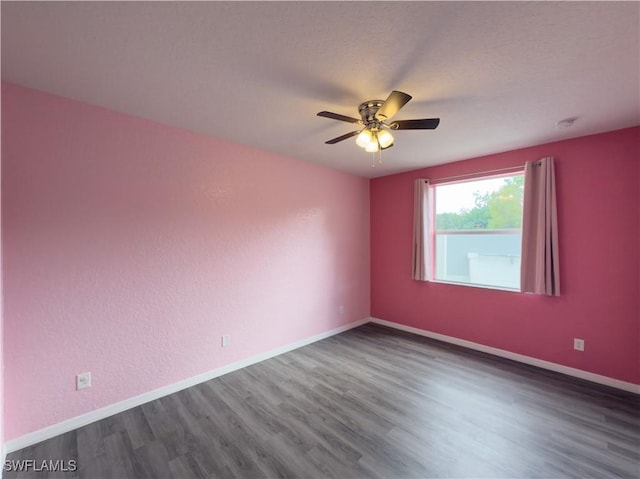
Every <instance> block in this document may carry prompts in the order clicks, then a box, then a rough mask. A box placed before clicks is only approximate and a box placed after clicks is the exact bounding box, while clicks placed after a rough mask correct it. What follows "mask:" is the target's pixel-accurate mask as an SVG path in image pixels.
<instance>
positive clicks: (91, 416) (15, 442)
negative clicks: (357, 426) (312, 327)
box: [0, 318, 371, 479]
mask: <svg viewBox="0 0 640 479" xmlns="http://www.w3.org/2000/svg"><path fill="white" fill-rule="evenodd" d="M370 320H371V318H365V319H362V320H360V321H355V322H353V323H349V324H346V325H344V326H340V327H339V328H335V329H332V330H330V331H325V332H324V333H320V334H316V335H315V336H311V337H309V338H306V339H302V340H300V341H296V342H294V343H291V344H287V345H285V346H281V347H279V348H276V349H272V350H270V351H266V352H264V353H260V354H256V355H255V356H251V357H248V358H246V359H242V360H240V361H236V362H234V363H231V364H227V365H226V366H222V367H220V368H217V369H213V370H211V371H208V372H206V373H202V374H198V375H197V376H193V377H190V378H187V379H184V380H182V381H178V382H177V383H173V384H169V385H167V386H163V387H161V388H158V389H154V390H153V391H149V392H147V393H144V394H140V395H139V396H134V397H132V398H129V399H125V400H124V401H120V402H117V403H114V404H110V405H109V406H105V407H103V408H100V409H96V410H95V411H91V412H88V413H86V414H81V415H80V416H76V417H73V418H71V419H67V420H66V421H62V422H59V423H57V424H52V425H51V426H47V427H45V428H43V429H39V430H37V431H34V432H30V433H28V434H25V435H24V436H20V437H17V438H15V439H12V440H10V441H7V442H6V443H5V444H4V451H3V453H4V454H9V453H11V452H14V451H18V450H20V449H22V448H25V447H27V446H31V445H33V444H36V443H38V442H41V441H44V440H46V439H50V438H52V437H55V436H58V435H60V434H64V433H65V432H69V431H72V430H74V429H77V428H79V427H82V426H86V425H87V424H91V423H92V422H96V421H99V420H101V419H104V418H107V417H109V416H113V415H114V414H118V413H120V412H123V411H126V410H127V409H131V408H133V407H136V406H140V405H141V404H145V403H147V402H149V401H153V400H155V399H158V398H161V397H164V396H167V395H169V394H173V393H175V392H178V391H181V390H183V389H187V388H190V387H192V386H195V385H196V384H200V383H203V382H205V381H209V380H210V379H214V378H217V377H219V376H223V375H225V374H228V373H230V372H233V371H237V370H238V369H242V368H245V367H247V366H251V365H252V364H255V363H259V362H261V361H264V360H266V359H270V358H273V357H275V356H279V355H280V354H284V353H287V352H289V351H293V350H294V349H298V348H301V347H303V346H307V345H308V344H311V343H315V342H316V341H320V340H322V339H326V338H328V337H331V336H335V335H336V334H340V333H343V332H345V331H348V330H349V329H353V328H357V327H358V326H362V325H363V324H366V323H368V322H369V321H370ZM2 464H4V455H3V462H2ZM0 474H1V472H0ZM0 479H1V476H0Z"/></svg>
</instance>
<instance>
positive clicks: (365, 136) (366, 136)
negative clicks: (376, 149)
mask: <svg viewBox="0 0 640 479" xmlns="http://www.w3.org/2000/svg"><path fill="white" fill-rule="evenodd" d="M372 142H374V141H373V135H372V134H371V130H369V129H368V128H365V129H364V130H362V131H361V132H360V134H359V135H358V137H357V138H356V144H357V145H358V146H359V147H360V148H366V147H367V146H369V145H370V144H371V143H372Z"/></svg>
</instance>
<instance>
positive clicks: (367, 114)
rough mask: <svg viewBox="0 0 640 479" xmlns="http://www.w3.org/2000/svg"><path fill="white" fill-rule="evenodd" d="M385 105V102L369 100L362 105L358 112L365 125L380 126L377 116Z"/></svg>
mask: <svg viewBox="0 0 640 479" xmlns="http://www.w3.org/2000/svg"><path fill="white" fill-rule="evenodd" d="M383 104H384V100H369V101H365V102H364V103H361V104H360V106H359V107H358V112H360V117H361V118H362V121H363V122H364V124H365V125H367V126H376V127H377V126H379V124H380V123H381V122H380V120H378V119H377V118H376V116H375V115H376V113H377V111H378V110H379V109H380V107H381V106H382V105H383Z"/></svg>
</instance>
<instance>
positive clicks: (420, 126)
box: [389, 118, 440, 130]
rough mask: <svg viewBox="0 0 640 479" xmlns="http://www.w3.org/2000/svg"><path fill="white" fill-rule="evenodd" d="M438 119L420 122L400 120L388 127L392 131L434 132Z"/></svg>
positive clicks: (424, 119)
mask: <svg viewBox="0 0 640 479" xmlns="http://www.w3.org/2000/svg"><path fill="white" fill-rule="evenodd" d="M439 124H440V118H423V119H421V120H400V121H394V122H393V123H391V124H390V125H389V128H391V129H392V130H435V129H436V128H438V125H439Z"/></svg>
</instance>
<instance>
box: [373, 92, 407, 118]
mask: <svg viewBox="0 0 640 479" xmlns="http://www.w3.org/2000/svg"><path fill="white" fill-rule="evenodd" d="M409 100H411V95H407V94H406V93H402V92H401V91H396V90H393V91H392V92H391V94H390V95H389V96H388V98H387V99H386V100H385V101H384V103H383V104H382V106H381V107H380V109H379V110H378V111H377V112H376V115H375V116H376V120H379V121H387V120H388V119H389V118H391V117H392V116H394V115H395V114H396V113H398V111H400V108H402V107H403V106H405V105H406V104H407V102H408V101H409Z"/></svg>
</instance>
